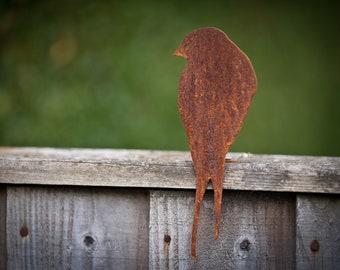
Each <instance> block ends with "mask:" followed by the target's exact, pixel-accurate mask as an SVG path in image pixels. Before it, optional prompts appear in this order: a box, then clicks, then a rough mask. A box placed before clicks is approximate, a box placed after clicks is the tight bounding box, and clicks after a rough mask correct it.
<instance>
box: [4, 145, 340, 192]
mask: <svg viewBox="0 0 340 270" xmlns="http://www.w3.org/2000/svg"><path fill="white" fill-rule="evenodd" d="M230 156H231V158H232V159H234V160H236V161H237V162H236V163H227V164H226V172H225V179H224V185H223V187H224V188H225V189H229V190H248V191H278V192H308V193H309V192H311V193H334V194H340V180H339V179H340V171H339V167H340V158H337V157H309V156H283V155H253V154H247V153H243V154H242V153H230ZM0 171H1V173H0V183H7V184H39V185H79V186H106V187H109V186H111V187H143V188H176V189H195V175H194V169H193V166H192V162H191V157H190V154H189V153H188V152H179V151H145V150H89V149H51V148H0ZM209 188H211V186H210V187H209Z"/></svg>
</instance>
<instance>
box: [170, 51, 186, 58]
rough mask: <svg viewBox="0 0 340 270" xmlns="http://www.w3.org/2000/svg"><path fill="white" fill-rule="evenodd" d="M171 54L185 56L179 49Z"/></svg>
mask: <svg viewBox="0 0 340 270" xmlns="http://www.w3.org/2000/svg"><path fill="white" fill-rule="evenodd" d="M172 55H174V56H182V57H184V58H186V56H185V55H184V54H183V53H182V52H181V50H180V49H178V50H177V51H175V52H174V53H173V54H172Z"/></svg>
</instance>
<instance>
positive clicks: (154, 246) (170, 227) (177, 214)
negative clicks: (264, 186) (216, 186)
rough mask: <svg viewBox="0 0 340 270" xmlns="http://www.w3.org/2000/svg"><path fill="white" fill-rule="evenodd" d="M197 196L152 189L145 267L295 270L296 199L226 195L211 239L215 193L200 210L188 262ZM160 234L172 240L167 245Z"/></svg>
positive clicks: (264, 195) (244, 194) (236, 193)
mask: <svg viewBox="0 0 340 270" xmlns="http://www.w3.org/2000/svg"><path fill="white" fill-rule="evenodd" d="M194 196H195V193H194V192H192V191H186V192H185V191H182V192H179V191H166V192H164V191H151V202H150V206H151V209H150V227H151V231H150V268H149V269H294V268H295V195H291V194H266V193H261V192H259V193H250V192H235V191H234V192H225V194H224V196H223V206H222V209H223V213H222V216H221V228H220V237H219V238H218V239H217V240H215V239H214V222H215V218H214V208H213V194H212V192H208V193H207V194H206V196H205V200H204V201H203V204H202V208H201V218H200V224H199V229H198V238H197V239H198V242H197V258H196V259H191V229H192V219H193V207H194ZM164 235H168V236H170V237H171V241H170V244H167V243H165V242H164Z"/></svg>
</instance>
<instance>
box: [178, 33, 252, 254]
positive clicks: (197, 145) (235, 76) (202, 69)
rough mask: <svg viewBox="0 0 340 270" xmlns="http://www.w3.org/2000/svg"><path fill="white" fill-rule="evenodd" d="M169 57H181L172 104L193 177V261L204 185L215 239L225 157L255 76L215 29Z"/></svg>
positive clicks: (191, 36)
mask: <svg viewBox="0 0 340 270" xmlns="http://www.w3.org/2000/svg"><path fill="white" fill-rule="evenodd" d="M174 55H176V56H182V57H184V58H186V59H187V65H186V67H185V69H184V71H183V73H182V75H181V78H180V85H179V92H178V105H179V111H180V115H181V118H182V122H183V124H184V128H185V131H186V133H187V136H188V140H189V145H190V151H191V157H192V160H193V164H194V168H195V173H196V200H195V212H194V222H193V229H192V244H191V250H192V257H196V237H197V226H198V220H199V211H200V205H201V203H202V200H203V197H204V193H205V190H206V188H207V185H208V183H209V181H211V182H212V184H213V189H214V204H215V216H216V223H215V238H218V234H219V227H220V213H221V203H222V189H223V179H224V164H225V157H226V154H227V152H228V150H229V148H230V146H231V145H232V143H233V142H234V140H235V137H236V135H237V134H238V132H239V130H240V128H241V126H242V123H243V121H244V118H245V116H246V114H247V111H248V108H249V106H250V103H251V99H252V96H253V95H254V93H255V91H256V76H255V73H254V70H253V68H252V65H251V63H250V61H249V59H248V57H247V56H246V55H245V54H244V53H243V52H242V51H241V50H240V49H239V48H238V47H237V46H236V45H235V44H234V43H233V42H232V41H231V40H230V39H229V38H228V37H227V35H226V34H225V33H223V32H222V31H221V30H219V29H216V28H202V29H198V30H195V31H193V32H191V33H189V34H188V35H187V36H185V38H184V40H183V41H182V43H181V45H180V47H179V49H178V50H177V51H176V52H175V53H174Z"/></svg>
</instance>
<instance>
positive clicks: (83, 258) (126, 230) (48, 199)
mask: <svg viewBox="0 0 340 270" xmlns="http://www.w3.org/2000/svg"><path fill="white" fill-rule="evenodd" d="M7 191H8V204H7V207H8V208H7V213H8V220H7V251H8V260H7V262H8V264H7V269H11V270H12V269H13V270H15V269H44V270H45V269H147V268H148V257H149V256H148V253H149V227H148V223H149V195H148V193H147V192H145V191H141V190H138V191H136V190H128V191H127V190H117V189H112V188H111V189H103V188H91V189H86V188H77V189H75V188H73V189H71V188H62V187H38V186H35V187H17V186H10V187H8V190H7ZM23 226H26V227H27V229H28V235H27V236H26V237H23V236H21V235H20V230H21V228H22V227H23Z"/></svg>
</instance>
